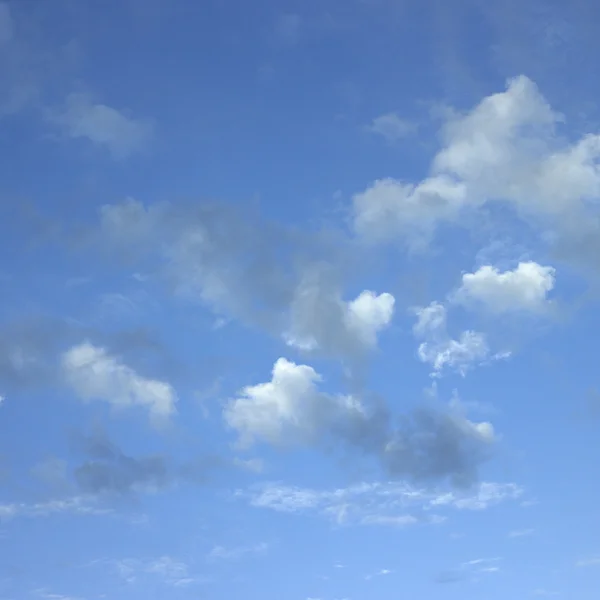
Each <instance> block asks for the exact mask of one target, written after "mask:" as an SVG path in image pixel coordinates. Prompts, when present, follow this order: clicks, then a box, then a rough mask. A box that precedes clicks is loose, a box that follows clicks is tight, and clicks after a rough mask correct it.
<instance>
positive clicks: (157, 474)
mask: <svg viewBox="0 0 600 600" xmlns="http://www.w3.org/2000/svg"><path fill="white" fill-rule="evenodd" d="M76 442H77V446H78V448H79V450H80V451H81V452H83V454H85V455H86V456H87V460H85V461H84V462H83V463H82V464H80V465H78V466H77V467H76V468H75V469H74V472H73V475H74V479H75V483H76V484H77V486H78V487H79V489H80V490H82V491H83V492H85V493H87V494H93V495H106V496H115V495H116V496H119V495H127V494H141V493H155V492H159V491H162V490H164V489H166V488H168V487H169V486H172V485H175V484H177V483H180V482H186V483H195V484H203V483H206V481H207V479H208V477H209V474H210V473H211V472H212V471H213V470H215V469H217V468H219V467H226V466H228V463H227V461H226V460H225V459H219V458H218V457H216V456H206V457H201V458H197V459H195V460H189V461H187V462H180V463H178V462H176V461H174V460H172V459H171V458H170V457H168V456H164V455H161V454H155V455H151V456H142V457H133V456H129V455H127V454H125V453H124V452H123V450H121V448H119V446H118V445H117V444H115V443H114V442H113V441H112V440H110V439H109V438H108V437H107V436H106V434H105V433H104V432H103V431H102V430H97V431H95V432H94V433H93V434H91V435H82V436H78V437H77V438H76ZM231 466H237V465H236V463H235V461H232V462H231Z"/></svg>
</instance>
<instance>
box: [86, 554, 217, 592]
mask: <svg viewBox="0 0 600 600" xmlns="http://www.w3.org/2000/svg"><path fill="white" fill-rule="evenodd" d="M93 565H94V566H97V565H104V566H108V567H109V568H110V569H111V570H112V571H114V572H115V573H116V574H117V575H118V577H120V578H121V579H122V580H123V581H125V582H126V583H128V584H130V585H132V584H137V583H140V582H143V581H146V582H148V581H152V582H157V581H158V582H160V583H162V584H163V585H166V586H169V587H176V588H181V587H187V586H189V585H192V584H195V583H204V582H206V581H207V579H206V577H204V576H201V575H197V574H194V573H192V572H191V568H190V565H188V564H187V563H186V562H184V561H182V560H180V559H177V558H174V557H172V556H168V555H163V556H160V557H158V558H153V559H140V558H124V559H120V560H98V561H94V563H93Z"/></svg>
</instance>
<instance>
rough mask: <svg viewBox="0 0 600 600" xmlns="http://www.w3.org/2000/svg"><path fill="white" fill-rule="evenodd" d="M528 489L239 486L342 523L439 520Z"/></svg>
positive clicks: (244, 494) (271, 504)
mask: <svg viewBox="0 0 600 600" xmlns="http://www.w3.org/2000/svg"><path fill="white" fill-rule="evenodd" d="M522 494H523V489H522V488H521V487H519V486H518V485H516V484H514V483H504V484H503V483H494V482H482V483H480V484H477V485H475V486H474V487H473V488H472V489H471V490H465V491H463V492H457V491H455V490H444V489H437V490H436V489H431V488H421V487H417V486H414V485H411V484H408V483H406V482H402V481H400V482H393V481H389V482H376V483H368V482H364V483H360V484H357V485H353V486H350V487H346V488H337V489H329V490H327V489H326V490H318V489H311V488H301V487H294V486H286V485H283V484H280V483H267V484H263V485H260V486H256V487H253V488H251V489H250V490H245V491H242V490H238V492H237V493H236V495H237V496H238V497H241V498H246V499H248V500H249V502H250V504H251V505H252V506H255V507H257V508H266V509H270V510H275V511H278V512H283V513H290V514H297V515H302V514H317V515H320V516H321V517H324V518H326V519H328V520H330V521H333V522H334V523H337V524H347V525H365V526H383V527H407V526H410V525H415V524H419V523H429V524H438V523H440V522H443V520H445V517H444V516H443V515H440V514H439V512H443V511H447V510H448V509H452V510H459V511H462V510H470V511H479V510H485V509H488V508H491V507H493V506H495V505H497V504H500V503H502V502H507V501H515V500H517V499H518V498H519V497H520V496H521V495H522Z"/></svg>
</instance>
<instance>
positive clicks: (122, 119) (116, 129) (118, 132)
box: [49, 94, 153, 159]
mask: <svg viewBox="0 0 600 600" xmlns="http://www.w3.org/2000/svg"><path fill="white" fill-rule="evenodd" d="M49 120H50V121H51V122H53V123H55V124H56V125H59V126H60V127H61V128H62V129H64V131H65V133H66V135H67V136H69V137H71V138H85V139H87V140H89V141H90V142H92V143H94V144H97V145H99V146H104V147H105V148H106V149H107V150H108V151H109V152H110V153H111V154H112V155H113V157H114V158H117V159H123V158H127V157H129V156H130V155H132V154H134V153H135V152H139V151H140V150H143V149H144V147H145V146H146V144H147V143H148V142H149V141H150V138H151V137H152V134H153V126H152V123H151V122H150V121H146V120H140V119H133V118H131V117H129V116H127V115H125V114H124V113H122V112H120V111H118V110H117V109H115V108H112V107H110V106H107V105H106V104H100V103H95V102H93V101H92V99H91V98H90V97H89V96H88V95H86V94H71V95H69V97H68V98H67V103H66V107H65V109H64V110H63V111H62V112H59V113H55V114H51V115H50V116H49Z"/></svg>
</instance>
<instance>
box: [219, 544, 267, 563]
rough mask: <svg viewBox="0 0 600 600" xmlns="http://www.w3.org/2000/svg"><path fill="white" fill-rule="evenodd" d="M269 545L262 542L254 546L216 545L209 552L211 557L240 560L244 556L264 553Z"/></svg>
mask: <svg viewBox="0 0 600 600" xmlns="http://www.w3.org/2000/svg"><path fill="white" fill-rule="evenodd" d="M268 548H269V545H268V544H266V543H264V542H262V543H260V544H256V545H254V546H237V547H235V548H226V547H224V546H215V547H214V548H213V549H212V550H211V551H210V552H209V554H208V558H210V559H222V560H238V559H240V558H243V557H244V556H249V555H250V556H252V555H257V554H264V553H265V552H266V551H267V550H268Z"/></svg>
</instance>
